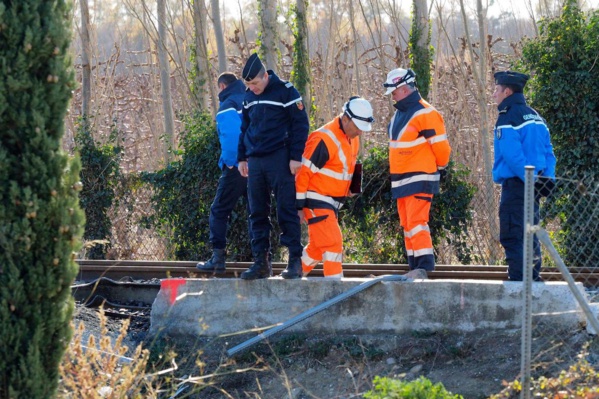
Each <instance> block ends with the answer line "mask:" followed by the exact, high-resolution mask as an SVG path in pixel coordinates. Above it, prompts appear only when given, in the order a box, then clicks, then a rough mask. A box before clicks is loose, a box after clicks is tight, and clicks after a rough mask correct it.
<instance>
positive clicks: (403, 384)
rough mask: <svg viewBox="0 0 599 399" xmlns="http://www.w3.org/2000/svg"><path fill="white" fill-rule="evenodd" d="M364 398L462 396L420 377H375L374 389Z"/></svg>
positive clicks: (446, 398) (451, 398) (443, 398)
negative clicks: (402, 378)
mask: <svg viewBox="0 0 599 399" xmlns="http://www.w3.org/2000/svg"><path fill="white" fill-rule="evenodd" d="M364 398H365V399H393V398H396V399H400V398H401V399H460V398H462V396H460V395H454V394H452V393H451V392H448V391H447V390H446V389H445V387H444V386H443V384H441V383H438V384H433V383H432V382H430V381H429V380H428V379H426V378H424V377H420V378H418V379H417V380H414V381H410V382H407V381H401V380H394V379H392V378H387V377H379V376H377V377H375V378H374V389H373V390H371V391H368V392H366V393H365V394H364Z"/></svg>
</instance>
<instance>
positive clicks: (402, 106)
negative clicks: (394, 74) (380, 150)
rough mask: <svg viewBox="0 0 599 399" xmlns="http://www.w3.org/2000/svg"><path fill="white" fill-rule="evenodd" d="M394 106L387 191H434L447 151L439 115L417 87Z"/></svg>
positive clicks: (398, 195) (395, 194)
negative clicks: (389, 186) (389, 182)
mask: <svg viewBox="0 0 599 399" xmlns="http://www.w3.org/2000/svg"><path fill="white" fill-rule="evenodd" d="M395 108H396V109H397V110H396V111H395V114H394V115H393V118H392V119H391V122H390V123H389V126H388V132H389V166H390V171H391V194H392V196H393V198H403V197H407V196H409V195H413V194H417V193H427V194H437V193H438V192H439V172H438V170H439V169H443V168H445V167H446V166H447V164H448V163H449V155H450V153H451V147H450V145H449V141H448V140H447V134H446V132H445V124H444V122H443V117H442V116H441V114H440V113H439V112H438V111H437V110H436V109H435V108H434V107H433V106H431V105H430V104H429V103H427V102H426V101H424V100H423V99H422V97H421V96H420V94H419V93H418V92H417V91H415V92H413V93H412V94H410V95H409V96H408V97H406V98H404V99H403V100H401V101H399V102H397V103H396V104H395Z"/></svg>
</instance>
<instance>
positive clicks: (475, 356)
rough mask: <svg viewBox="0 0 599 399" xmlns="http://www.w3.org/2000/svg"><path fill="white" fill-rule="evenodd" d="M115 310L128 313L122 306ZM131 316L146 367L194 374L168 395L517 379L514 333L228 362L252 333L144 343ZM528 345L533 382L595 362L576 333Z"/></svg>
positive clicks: (336, 345) (365, 341)
mask: <svg viewBox="0 0 599 399" xmlns="http://www.w3.org/2000/svg"><path fill="white" fill-rule="evenodd" d="M96 313H97V310H94V309H87V308H84V307H78V308H77V314H76V317H75V320H76V321H77V320H79V321H83V322H84V323H85V324H86V328H87V329H89V330H90V333H98V331H97V330H98V327H99V323H98V318H97V314H96ZM121 313H122V314H127V313H128V312H127V311H126V310H125V309H123V310H122V311H121ZM132 316H133V317H132V318H131V324H130V327H129V336H128V340H129V344H130V345H131V347H134V346H136V345H138V344H142V345H143V346H144V347H145V348H148V349H150V351H151V361H152V368H153V370H152V371H158V370H161V369H165V368H168V367H170V365H171V364H172V363H170V359H171V358H174V359H175V360H176V363H177V366H178V370H177V371H176V373H175V379H173V380H170V382H171V383H172V382H173V381H175V380H176V381H177V382H181V381H184V380H186V379H189V378H193V377H200V376H203V377H204V378H202V379H201V380H200V381H195V383H193V384H191V383H189V384H183V386H186V387H187V388H186V389H184V390H182V392H180V393H179V394H177V395H175V396H171V397H173V398H183V397H186V398H206V399H213V398H244V399H245V398H265V399H270V398H275V399H277V398H294V399H302V398H320V399H324V398H326V399H332V398H360V397H362V395H363V394H364V393H365V392H367V391H368V390H370V389H372V381H373V379H374V377H375V376H377V375H378V376H386V377H392V378H397V379H404V380H413V379H416V378H418V377H420V376H423V377H426V378H428V379H429V380H431V381H432V382H434V383H438V382H441V383H442V384H443V385H444V386H445V388H446V389H447V390H448V391H450V392H452V393H454V394H460V395H462V396H463V397H464V398H467V399H470V398H473V399H476V398H487V397H489V396H490V395H493V394H497V393H499V392H500V391H501V390H502V389H503V388H504V385H505V384H506V381H513V380H515V379H518V378H519V373H520V362H521V359H520V349H521V336H520V334H521V333H520V331H483V332H475V333H474V332H473V333H463V334H455V333H439V332H437V333H430V332H426V331H414V332H413V333H411V334H406V335H403V336H330V335H329V336H321V335H315V336H309V335H306V334H301V335H300V334H280V335H278V336H276V337H274V339H271V341H270V342H262V343H260V344H257V345H255V346H252V347H250V348H249V349H248V350H247V351H245V352H243V353H240V354H238V355H237V356H235V358H233V359H229V358H228V357H227V355H226V350H227V349H228V348H231V347H232V346H234V345H237V344H239V343H241V342H244V341H245V340H247V339H249V338H252V337H253V336H255V335H256V333H251V334H244V335H238V336H229V337H217V338H196V339H185V340H183V339H180V340H174V339H171V338H161V337H149V336H148V335H147V332H148V330H149V324H150V319H149V312H146V313H144V312H140V311H137V312H136V313H133V314H132ZM122 320H123V319H122V318H120V317H113V316H109V318H108V324H109V331H110V332H115V333H116V332H117V331H118V330H119V327H120V325H121V323H122ZM533 339H534V341H533V359H532V363H533V366H534V369H533V377H538V376H541V375H544V376H548V377H550V376H553V377H555V376H557V375H558V374H559V371H560V370H562V369H567V368H568V366H569V365H571V364H574V363H575V362H576V360H577V358H578V357H579V356H580V355H581V354H583V353H584V354H583V356H585V357H586V358H587V359H588V360H589V361H590V362H591V363H596V362H597V359H599V356H598V355H597V352H596V351H593V350H591V351H590V353H586V352H585V350H584V346H585V343H588V342H589V341H590V339H591V337H590V336H589V335H588V334H587V333H586V331H585V330H584V329H582V328H581V329H580V330H578V331H567V332H559V331H555V330H551V329H545V328H543V326H539V325H536V326H535V327H534V329H533ZM592 347H593V346H591V348H592ZM173 391H174V390H173ZM171 394H172V393H171ZM166 397H169V396H166Z"/></svg>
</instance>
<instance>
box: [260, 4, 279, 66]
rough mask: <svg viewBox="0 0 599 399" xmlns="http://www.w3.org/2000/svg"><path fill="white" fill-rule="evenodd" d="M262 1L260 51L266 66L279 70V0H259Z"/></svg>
mask: <svg viewBox="0 0 599 399" xmlns="http://www.w3.org/2000/svg"><path fill="white" fill-rule="evenodd" d="M259 3H260V52H261V54H262V55H263V56H264V61H265V63H266V67H267V68H269V69H273V70H275V71H278V68H277V67H278V59H279V51H278V48H279V47H278V42H279V40H278V38H279V34H278V31H277V2H276V0H259Z"/></svg>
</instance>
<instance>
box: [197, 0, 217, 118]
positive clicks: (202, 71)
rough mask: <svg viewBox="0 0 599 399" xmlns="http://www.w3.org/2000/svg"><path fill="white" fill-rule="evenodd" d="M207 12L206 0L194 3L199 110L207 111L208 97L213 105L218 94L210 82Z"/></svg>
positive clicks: (213, 108)
mask: <svg viewBox="0 0 599 399" xmlns="http://www.w3.org/2000/svg"><path fill="white" fill-rule="evenodd" d="M207 20H208V19H207V12H206V5H205V4H204V0H194V1H193V25H194V28H195V48H196V70H197V77H196V82H195V85H196V90H197V100H198V108H199V109H200V110H206V109H207V108H208V106H207V101H206V96H207V95H209V96H210V99H211V101H212V104H216V93H215V92H214V85H212V84H211V82H210V68H211V67H212V65H211V63H210V59H209V58H208V46H207V42H208V40H207V34H206V31H207V26H208V22H207ZM212 113H213V114H216V109H215V107H212Z"/></svg>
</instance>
